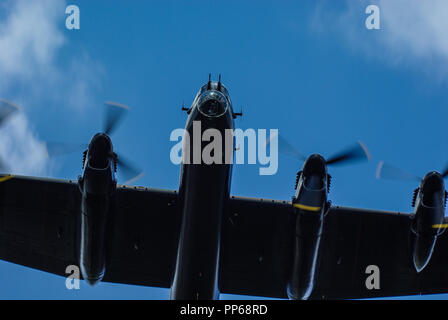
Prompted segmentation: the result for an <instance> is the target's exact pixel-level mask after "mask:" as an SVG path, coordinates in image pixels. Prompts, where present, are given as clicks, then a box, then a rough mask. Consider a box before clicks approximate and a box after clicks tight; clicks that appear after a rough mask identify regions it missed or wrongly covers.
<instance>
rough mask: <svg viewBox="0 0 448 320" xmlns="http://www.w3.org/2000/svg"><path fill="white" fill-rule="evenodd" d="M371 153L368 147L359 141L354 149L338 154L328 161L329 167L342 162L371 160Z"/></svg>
mask: <svg viewBox="0 0 448 320" xmlns="http://www.w3.org/2000/svg"><path fill="white" fill-rule="evenodd" d="M369 159H370V153H369V150H367V148H366V146H365V145H364V144H363V143H362V142H361V141H359V142H358V143H357V144H356V145H354V146H353V147H351V148H349V149H347V150H345V151H343V152H341V153H338V154H336V155H334V156H333V157H331V158H330V159H328V160H327V165H330V164H336V163H342V162H353V161H361V160H369Z"/></svg>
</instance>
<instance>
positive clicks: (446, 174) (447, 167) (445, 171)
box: [441, 166, 448, 178]
mask: <svg viewBox="0 0 448 320" xmlns="http://www.w3.org/2000/svg"><path fill="white" fill-rule="evenodd" d="M441 175H442V177H443V178H446V176H448V166H446V167H445V169H444V170H443V171H442V173H441Z"/></svg>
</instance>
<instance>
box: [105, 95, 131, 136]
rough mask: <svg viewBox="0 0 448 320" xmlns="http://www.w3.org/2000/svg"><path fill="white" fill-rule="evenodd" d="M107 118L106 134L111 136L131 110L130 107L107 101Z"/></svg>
mask: <svg viewBox="0 0 448 320" xmlns="http://www.w3.org/2000/svg"><path fill="white" fill-rule="evenodd" d="M105 104H106V107H107V108H106V118H105V124H104V133H106V134H107V135H111V133H112V132H113V131H114V130H115V129H116V127H117V125H118V123H119V122H120V120H121V119H122V118H123V116H124V115H125V114H126V111H128V110H129V107H128V106H125V105H124V104H120V103H115V102H107V101H106V103H105Z"/></svg>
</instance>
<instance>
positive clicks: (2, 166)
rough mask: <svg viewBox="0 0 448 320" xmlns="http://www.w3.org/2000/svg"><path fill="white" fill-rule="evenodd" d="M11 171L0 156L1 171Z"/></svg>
mask: <svg viewBox="0 0 448 320" xmlns="http://www.w3.org/2000/svg"><path fill="white" fill-rule="evenodd" d="M10 171H11V169H10V168H9V166H8V165H7V164H6V161H5V160H4V159H3V158H0V172H1V173H8V172H10Z"/></svg>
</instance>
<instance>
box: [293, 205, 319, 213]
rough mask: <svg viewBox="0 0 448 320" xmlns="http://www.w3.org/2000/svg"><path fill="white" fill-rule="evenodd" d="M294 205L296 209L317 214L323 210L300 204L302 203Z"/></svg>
mask: <svg viewBox="0 0 448 320" xmlns="http://www.w3.org/2000/svg"><path fill="white" fill-rule="evenodd" d="M292 205H293V206H294V207H295V208H298V209H302V210H306V211H313V212H317V211H319V210H320V209H321V207H313V206H307V205H305V204H300V203H293V204H292Z"/></svg>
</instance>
